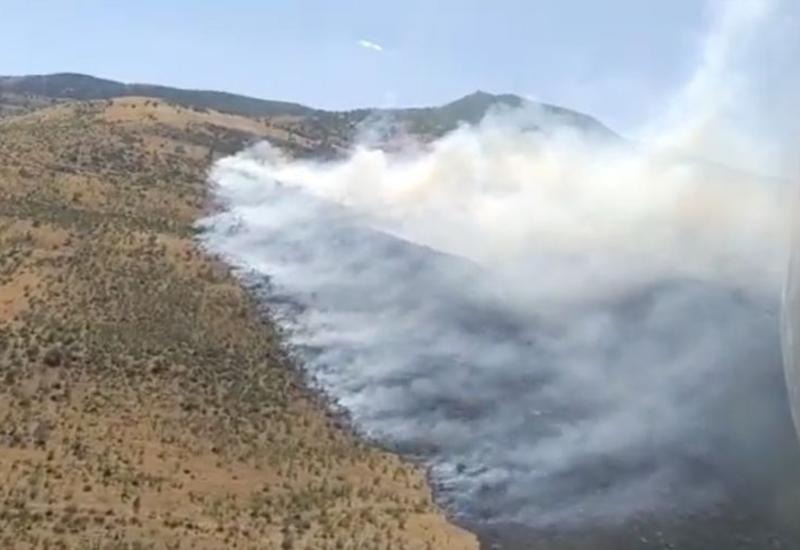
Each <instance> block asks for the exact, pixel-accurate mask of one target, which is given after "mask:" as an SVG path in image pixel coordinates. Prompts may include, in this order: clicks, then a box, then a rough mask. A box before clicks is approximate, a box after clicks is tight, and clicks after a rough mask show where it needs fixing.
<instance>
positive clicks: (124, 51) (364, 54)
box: [0, 0, 722, 130]
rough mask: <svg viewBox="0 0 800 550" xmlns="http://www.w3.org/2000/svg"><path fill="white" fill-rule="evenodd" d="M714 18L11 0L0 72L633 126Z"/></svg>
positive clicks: (465, 5)
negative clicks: (549, 110) (497, 102)
mask: <svg viewBox="0 0 800 550" xmlns="http://www.w3.org/2000/svg"><path fill="white" fill-rule="evenodd" d="M719 1H722V0H718V2H719ZM708 24H709V10H708V4H707V3H706V2H705V1H704V0H671V1H669V2H667V1H659V2H649V1H648V2H645V1H642V0H605V1H603V2H597V1H592V0H559V1H557V2H556V1H553V0H495V1H493V2H491V3H487V2H484V1H481V0H439V1H436V2H433V1H429V0H402V1H394V0H392V1H389V0H386V1H373V2H363V1H358V0H337V1H335V2H333V1H330V0H294V1H289V0H261V1H256V0H229V1H226V2H218V1H211V0H192V1H189V0H171V1H170V0H140V1H138V2H124V3H123V2H112V1H110V0H108V1H103V0H58V1H56V0H0V74H6V75H19V74H41V73H49V72H62V71H69V72H82V73H89V74H93V75H95V76H102V77H106V78H112V79H118V80H123V81H127V82H148V83H157V84H164V85H173V86H181V87H191V88H211V89H221V90H225V91H231V92H238V93H243V94H248V95H254V96H258V97H264V98H270V99H283V100H291V101H297V102H301V103H305V104H309V105H312V106H315V107H322V108H331V109H346V108H354V107H365V106H376V107H389V106H393V107H394V106H412V105H430V104H439V103H444V102H447V101H451V100H453V99H456V98H458V97H460V96H462V95H465V94H467V93H470V92H472V91H475V90H478V89H481V90H485V91H490V92H495V93H517V94H520V95H524V96H527V97H530V98H534V99H539V100H543V101H547V102H550V103H555V104H559V105H563V106H567V107H571V108H575V109H578V110H582V111H585V112H588V113H590V114H592V115H595V116H597V117H598V118H600V119H602V120H603V121H604V122H606V123H607V124H609V125H611V126H612V127H614V128H615V129H618V130H624V129H625V128H626V127H629V126H632V125H635V124H638V123H639V122H640V120H641V119H642V118H645V117H646V116H647V114H648V112H650V111H653V110H655V109H657V108H658V107H659V105H658V103H659V101H660V100H661V99H662V98H665V97H668V96H669V94H670V93H671V92H672V91H673V90H674V89H675V88H676V87H678V86H680V84H681V82H682V81H683V80H684V79H685V78H686V77H687V76H688V73H689V72H690V70H691V68H692V67H693V66H695V65H696V62H697V59H696V57H697V55H699V52H698V44H699V43H700V41H701V40H702V36H703V33H704V31H705V29H706V27H707V26H708Z"/></svg>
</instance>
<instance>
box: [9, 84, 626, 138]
mask: <svg viewBox="0 0 800 550" xmlns="http://www.w3.org/2000/svg"><path fill="white" fill-rule="evenodd" d="M3 94H16V95H22V96H24V95H29V96H35V97H39V98H48V99H51V100H56V101H58V100H103V99H115V98H122V97H133V96H141V97H151V98H157V99H163V100H167V101H172V102H175V103H178V104H180V105H183V106H186V107H191V108H195V109H213V110H215V111H219V112H222V113H229V114H237V115H244V116H249V117H277V116H290V117H291V116H294V117H308V118H314V119H322V120H327V119H331V118H340V117H342V116H345V117H348V118H353V119H355V120H356V121H362V120H364V119H366V118H367V117H368V116H369V115H371V114H374V113H379V114H384V115H389V116H391V117H394V118H397V119H399V120H401V121H403V122H406V123H408V124H409V125H410V126H412V131H413V130H414V129H417V130H419V131H421V132H433V133H434V134H441V133H444V132H447V131H449V130H452V129H455V128H456V127H457V126H459V125H461V124H477V123H478V122H480V120H482V119H483V117H485V116H486V114H487V113H488V112H490V111H491V110H492V109H494V108H498V107H499V108H522V107H526V106H531V107H535V108H541V109H543V110H544V111H545V112H546V113H548V114H552V115H556V116H557V117H559V118H560V119H561V120H563V121H564V122H566V123H568V124H570V125H574V126H577V127H579V128H581V129H586V130H590V131H592V132H594V133H598V134H600V135H603V134H604V135H606V136H608V137H611V136H614V137H616V134H615V133H614V132H613V131H612V130H610V129H609V128H608V127H607V126H605V125H604V124H603V123H602V122H600V121H599V120H597V119H595V118H594V117H592V116H589V115H587V114H584V113H580V112H578V111H574V110H571V109H566V108H564V107H559V106H556V105H550V104H547V103H538V102H533V101H531V100H528V99H526V98H523V97H521V96H518V95H515V94H492V93H488V92H486V91H483V90H477V91H475V92H473V93H471V94H468V95H465V96H463V97H461V98H458V99H456V100H454V101H451V102H449V103H445V104H443V105H439V106H427V107H404V108H360V109H349V110H339V111H337V110H326V109H319V108H315V107H310V106H307V105H303V104H300V103H295V102H290V101H280V100H271V99H262V98H257V97H251V96H247V95H242V94H235V93H230V92H224V91H216V90H198V89H186V88H177V87H170V86H161V85H155V84H142V83H124V82H120V81H116V80H111V79H105V78H99V77H95V76H91V75H86V74H82V73H70V72H63V73H51V74H39V75H21V76H2V75H0V95H3Z"/></svg>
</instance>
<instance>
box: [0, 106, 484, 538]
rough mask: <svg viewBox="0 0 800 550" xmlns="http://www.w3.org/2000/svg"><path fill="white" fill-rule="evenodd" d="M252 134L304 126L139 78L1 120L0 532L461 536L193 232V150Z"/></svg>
mask: <svg viewBox="0 0 800 550" xmlns="http://www.w3.org/2000/svg"><path fill="white" fill-rule="evenodd" d="M263 137H269V138H271V139H273V140H279V141H280V140H285V141H287V142H289V140H290V139H291V142H292V143H293V144H295V145H296V146H297V147H300V148H303V147H307V146H310V145H309V144H308V143H306V142H305V141H304V138H302V137H300V136H295V135H289V134H287V131H286V130H285V129H282V128H280V127H277V126H275V125H273V124H270V123H267V122H264V121H262V120H253V119H249V118H245V117H242V116H236V115H230V114H221V113H218V112H198V111H197V110H193V109H186V108H183V107H180V106H175V105H170V104H167V103H165V102H163V101H160V100H154V99H149V98H124V99H113V100H103V101H90V102H86V101H83V102H71V103H64V104H57V105H54V106H50V107H44V108H42V107H39V108H37V110H35V111H33V112H30V113H27V114H18V115H16V116H9V117H6V118H5V119H2V120H0V193H2V196H3V200H2V201H0V377H1V378H2V381H3V384H2V385H0V479H2V483H0V547H2V548H41V547H45V548H47V547H50V548H197V549H203V548H206V549H217V548H284V549H292V548H308V549H324V548H370V549H372V548H407V549H412V548H413V549H416V548H419V549H424V548H436V549H439V548H443V549H448V548H450V549H454V550H455V549H462V548H473V547H475V546H476V542H475V539H474V537H473V536H472V535H470V534H468V533H466V532H464V531H462V530H460V529H458V528H457V527H454V526H453V525H450V524H449V523H447V522H446V520H445V519H444V518H443V516H442V514H441V512H440V511H438V510H437V509H436V507H435V506H434V505H433V503H432V499H431V495H430V491H429V489H428V488H427V485H426V483H425V479H424V475H423V472H421V471H419V470H418V469H416V468H414V467H412V466H410V465H408V464H405V463H403V462H401V461H400V460H399V459H398V458H397V457H395V456H392V455H389V454H387V453H383V452H380V451H377V450H374V449H370V448H368V447H366V446H364V445H363V444H361V443H359V442H358V441H357V440H355V439H354V438H353V437H352V436H351V435H350V434H349V433H348V431H347V430H346V429H344V428H343V427H342V426H341V425H340V423H339V421H338V420H337V418H336V417H334V416H332V415H330V414H329V413H327V412H326V410H325V407H324V406H323V404H321V403H319V402H318V401H317V400H316V399H315V398H314V396H313V395H310V394H309V393H308V392H307V391H306V390H305V389H304V385H303V383H302V381H301V380H299V379H298V377H297V375H296V374H295V371H294V370H293V369H292V368H291V366H290V364H289V361H288V360H287V358H286V357H285V355H284V353H283V352H282V349H281V341H280V337H279V335H278V334H277V333H276V332H275V329H274V328H273V327H272V325H271V324H270V323H268V322H264V320H263V318H262V316H261V314H260V312H259V311H257V308H256V307H255V305H254V304H252V303H251V302H250V301H249V299H248V297H247V295H246V293H245V292H244V291H243V290H242V289H241V288H240V287H239V286H238V285H237V283H236V281H235V280H234V278H233V277H232V276H231V275H230V274H229V272H228V270H227V269H226V268H225V267H224V266H223V265H222V264H220V263H218V262H216V261H215V260H214V259H213V258H210V257H208V256H206V255H205V254H204V253H203V252H202V251H201V250H199V249H197V248H196V247H195V244H194V239H193V230H192V223H193V222H194V220H195V219H197V217H198V216H200V215H201V214H202V211H203V208H204V205H205V204H206V202H207V199H206V181H205V173H206V169H207V167H208V164H209V161H210V159H211V158H213V157H214V155H215V154H217V152H221V150H222V148H223V147H226V146H227V147H236V146H238V145H237V143H238V142H240V141H242V140H249V139H256V138H263Z"/></svg>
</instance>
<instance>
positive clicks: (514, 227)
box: [201, 0, 800, 526]
mask: <svg viewBox="0 0 800 550" xmlns="http://www.w3.org/2000/svg"><path fill="white" fill-rule="evenodd" d="M725 5H726V6H727V7H726V9H725V10H721V11H720V14H719V25H718V27H717V28H715V29H714V30H713V32H711V33H710V35H709V38H708V40H707V47H706V49H705V51H704V55H703V56H702V59H701V61H700V63H699V67H698V70H697V72H696V74H695V75H693V77H692V79H691V80H690V82H689V83H687V85H686V86H685V87H684V88H683V89H682V90H681V91H680V92H679V93H677V94H676V96H675V100H674V102H673V103H672V104H670V105H669V106H668V108H667V109H666V110H665V113H664V116H663V117H660V118H659V119H657V120H654V121H651V122H649V123H648V124H647V125H645V126H643V128H642V130H641V132H640V135H639V137H640V138H641V141H640V143H639V144H637V145H632V144H618V143H617V144H602V143H599V142H598V140H597V139H596V137H595V136H586V135H585V134H584V133H583V132H582V131H581V130H580V129H579V128H578V129H576V128H572V127H565V126H563V125H559V124H557V123H554V122H553V121H550V120H547V117H546V116H544V114H543V113H542V112H541V111H538V110H536V109H534V108H529V109H527V110H520V111H514V112H503V113H496V114H494V115H492V116H489V117H487V119H485V120H484V121H483V122H482V123H481V124H480V125H478V126H477V127H463V128H460V129H458V130H456V131H454V132H452V133H450V134H449V135H447V136H445V137H443V138H441V139H440V140H438V141H436V142H434V143H432V144H429V145H427V146H420V147H418V148H415V149H414V150H413V151H408V152H405V153H403V152H394V153H389V152H385V151H382V150H380V149H377V148H374V147H372V146H369V145H362V146H359V147H357V148H355V149H354V150H353V151H352V153H351V155H350V156H349V157H348V158H346V159H344V160H341V161H330V162H309V161H296V160H293V159H290V158H287V157H285V156H284V155H283V154H282V153H281V152H280V151H278V150H276V149H274V148H272V147H270V146H269V145H267V144H261V145H259V146H256V147H254V148H252V149H250V150H247V151H244V152H242V153H240V154H238V155H236V156H233V157H230V158H226V159H222V160H221V161H219V162H218V163H217V164H216V166H215V168H214V170H213V173H212V181H213V182H214V190H215V193H216V196H217V197H218V199H219V200H220V201H221V204H222V205H223V211H222V212H221V213H219V214H217V215H214V216H212V217H210V218H208V219H206V220H203V221H202V222H201V226H202V228H203V229H204V233H203V240H204V242H205V243H206V245H207V246H208V247H209V248H210V249H211V250H213V251H214V252H218V253H221V254H223V255H224V256H225V257H226V258H228V259H229V260H230V261H231V262H232V263H233V264H234V265H235V266H237V268H238V269H239V273H240V275H241V277H242V278H243V279H245V280H246V281H247V282H249V283H250V284H252V285H253V286H254V289H255V291H256V292H259V293H260V295H261V296H262V297H263V299H264V300H265V301H266V302H267V303H268V305H269V306H270V312H271V315H273V316H274V317H275V318H276V319H277V321H278V322H279V323H280V324H281V325H282V326H284V327H285V328H286V331H287V337H288V339H289V341H290V342H291V344H292V346H293V350H294V351H295V353H296V355H297V357H298V359H299V360H300V361H301V363H302V364H303V366H304V368H305V369H306V371H307V373H308V375H309V377H310V378H311V379H312V380H313V381H314V382H315V383H316V384H317V385H318V386H319V387H320V388H321V389H322V390H323V391H325V392H326V393H327V394H328V395H329V396H330V397H331V398H332V399H333V400H335V401H336V402H337V403H338V404H339V405H340V406H342V407H343V408H344V409H345V410H346V411H348V413H349V414H350V415H351V417H352V419H353V421H354V424H355V426H356V427H357V428H358V429H359V430H361V431H362V432H363V433H364V434H366V435H367V436H370V437H374V438H377V439H379V440H381V441H383V442H384V443H386V444H387V445H391V446H393V447H395V448H397V449H399V450H401V451H405V452H408V453H411V454H415V455H417V456H419V457H421V458H422V459H423V460H424V461H425V462H426V463H427V464H428V465H429V466H430V467H431V472H432V476H433V479H434V481H435V482H436V483H437V485H438V486H439V488H440V494H441V497H442V499H443V501H444V502H445V503H446V504H448V505H449V506H451V508H452V510H454V511H455V512H456V513H458V514H461V515H463V516H464V517H466V518H470V519H479V520H487V521H516V522H521V523H524V524H527V525H532V526H551V525H582V524H586V523H594V522H616V521H624V520H626V519H628V518H630V517H633V516H635V515H637V514H642V513H669V512H672V511H676V510H680V511H686V510H690V509H693V508H696V507H703V506H707V505H709V504H711V503H714V502H716V501H718V500H719V499H723V498H724V497H725V495H726V494H728V493H729V492H730V491H735V490H739V489H742V488H745V489H746V487H747V486H748V484H749V483H750V482H751V481H753V480H760V479H762V478H764V477H768V476H770V475H772V471H771V468H772V466H773V464H772V462H771V460H772V459H770V458H765V457H764V451H765V449H771V450H773V451H774V454H771V455H769V456H773V457H778V456H780V454H781V453H783V452H784V451H785V450H786V449H790V448H791V447H792V446H793V445H794V441H793V440H791V439H790V438H789V437H788V436H787V434H791V431H790V430H789V429H788V426H789V423H788V411H787V405H786V401H785V390H784V388H783V386H782V374H781V359H780V349H779V343H778V328H777V319H776V308H777V301H778V294H779V289H780V283H781V277H782V272H783V267H784V261H785V248H786V245H785V241H786V238H787V237H788V229H787V227H788V224H787V222H786V208H787V204H788V202H789V198H790V197H791V196H792V194H791V193H790V192H789V186H788V185H787V182H786V174H787V173H788V170H789V169H790V165H791V162H792V161H793V160H794V159H795V158H796V157H794V156H793V155H792V154H791V151H790V150H789V149H790V148H789V147H787V146H786V143H787V140H786V138H787V136H789V135H795V134H792V132H794V131H795V130H796V126H794V124H793V123H794V122H800V120H798V121H790V122H787V120H788V119H787V117H786V116H785V114H786V112H785V111H778V110H777V109H776V107H777V106H782V107H781V108H788V107H790V106H792V105H795V106H796V98H797V97H798V96H797V95H796V94H795V95H792V94H793V93H794V92H797V91H798V90H800V87H798V86H796V85H795V84H796V83H797V81H796V78H797V77H796V76H794V75H788V73H789V71H786V75H788V76H786V79H788V78H793V79H795V81H793V82H792V81H789V80H785V79H784V81H783V84H784V85H785V89H782V90H778V89H776V88H775V87H774V86H768V85H766V83H765V82H763V81H762V79H763V78H768V77H771V78H774V77H776V76H781V77H782V78H783V76H784V75H783V74H782V73H781V72H780V71H777V69H773V66H777V65H778V64H780V63H783V62H785V67H791V66H793V65H792V64H793V63H796V59H797V58H798V57H797V53H798V52H799V51H800V49H798V48H797V41H796V38H794V35H792V34H791V32H790V31H796V30H797V29H796V27H795V25H796V23H797V15H798V9H797V8H796V7H794V6H793V5H792V3H791V2H783V3H782V2H777V1H775V2H768V1H747V0H743V1H734V2H729V3H726V4H725ZM767 29H769V32H765V31H766V30H767ZM766 59H769V70H768V68H767V67H766V65H765V60H766ZM790 102H791V103H790ZM793 113H794V111H793ZM532 126H537V127H538V128H539V129H540V130H536V131H533V130H531V127H532ZM753 174H767V176H756V175H753ZM787 452H788V451H787ZM775 460H777V458H776V459H775Z"/></svg>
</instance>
